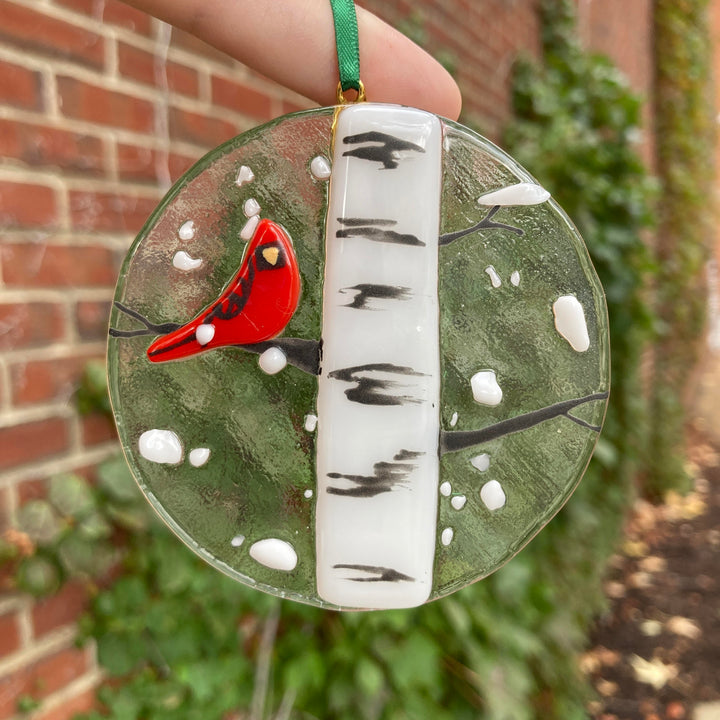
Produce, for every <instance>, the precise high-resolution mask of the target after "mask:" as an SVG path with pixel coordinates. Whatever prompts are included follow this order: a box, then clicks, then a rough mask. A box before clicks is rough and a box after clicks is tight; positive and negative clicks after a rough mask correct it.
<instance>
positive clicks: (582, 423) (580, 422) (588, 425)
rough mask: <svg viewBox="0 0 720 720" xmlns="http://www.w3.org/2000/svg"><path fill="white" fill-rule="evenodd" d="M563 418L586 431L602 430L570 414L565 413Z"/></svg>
mask: <svg viewBox="0 0 720 720" xmlns="http://www.w3.org/2000/svg"><path fill="white" fill-rule="evenodd" d="M565 417H566V418H567V419H568V420H572V421H573V422H574V423H576V424H577V425H579V426H580V427H584V428H587V429H588V430H594V431H595V432H600V430H602V428H601V427H600V426H599V425H591V424H590V423H589V422H585V421H584V420H581V419H580V418H577V417H575V416H574V415H571V414H570V413H565Z"/></svg>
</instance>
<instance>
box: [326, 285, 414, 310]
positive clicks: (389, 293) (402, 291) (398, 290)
mask: <svg viewBox="0 0 720 720" xmlns="http://www.w3.org/2000/svg"><path fill="white" fill-rule="evenodd" d="M353 290H354V291H355V292H356V293H357V294H356V295H355V297H354V298H353V299H352V301H351V302H349V303H347V304H346V305H343V307H349V308H354V309H355V310H373V309H374V308H372V307H369V306H368V300H369V299H371V298H373V299H376V300H407V299H408V298H410V297H411V295H412V293H411V291H410V288H407V287H401V286H398V285H374V284H372V283H361V284H360V285H353V286H352V287H345V288H341V289H340V292H341V293H348V292H352V291H353Z"/></svg>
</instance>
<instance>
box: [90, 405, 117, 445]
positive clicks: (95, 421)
mask: <svg viewBox="0 0 720 720" xmlns="http://www.w3.org/2000/svg"><path fill="white" fill-rule="evenodd" d="M111 440H117V431H116V430H115V424H114V423H113V421H112V420H110V418H108V417H105V415H101V414H99V413H98V414H94V415H88V416H86V417H84V418H83V419H82V443H83V445H85V446H86V447H92V446H93V445H100V444H102V443H106V442H110V441H111Z"/></svg>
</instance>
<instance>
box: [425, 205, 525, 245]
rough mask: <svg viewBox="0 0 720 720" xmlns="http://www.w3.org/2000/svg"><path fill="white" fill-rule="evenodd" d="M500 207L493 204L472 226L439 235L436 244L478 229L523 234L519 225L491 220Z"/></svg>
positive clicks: (446, 243)
mask: <svg viewBox="0 0 720 720" xmlns="http://www.w3.org/2000/svg"><path fill="white" fill-rule="evenodd" d="M500 208H501V206H500V205H495V206H494V207H492V208H491V209H490V210H489V211H488V214H487V215H486V216H485V217H484V218H483V219H482V220H481V221H480V222H479V223H476V224H475V225H473V226H472V227H469V228H466V229H465V230H458V231H457V232H451V233H446V234H445V235H441V236H440V238H439V239H438V245H439V246H441V247H442V246H443V245H449V244H450V243H451V242H453V241H454V240H459V239H460V238H461V237H465V236H466V235H470V234H472V233H474V232H477V231H478V230H492V229H496V230H509V231H510V232H512V233H515V234H516V235H524V234H525V232H524V231H523V230H521V229H520V228H519V227H515V226H514V225H506V224H505V223H498V222H495V221H494V220H493V217H494V216H495V214H496V213H497V212H498V210H500Z"/></svg>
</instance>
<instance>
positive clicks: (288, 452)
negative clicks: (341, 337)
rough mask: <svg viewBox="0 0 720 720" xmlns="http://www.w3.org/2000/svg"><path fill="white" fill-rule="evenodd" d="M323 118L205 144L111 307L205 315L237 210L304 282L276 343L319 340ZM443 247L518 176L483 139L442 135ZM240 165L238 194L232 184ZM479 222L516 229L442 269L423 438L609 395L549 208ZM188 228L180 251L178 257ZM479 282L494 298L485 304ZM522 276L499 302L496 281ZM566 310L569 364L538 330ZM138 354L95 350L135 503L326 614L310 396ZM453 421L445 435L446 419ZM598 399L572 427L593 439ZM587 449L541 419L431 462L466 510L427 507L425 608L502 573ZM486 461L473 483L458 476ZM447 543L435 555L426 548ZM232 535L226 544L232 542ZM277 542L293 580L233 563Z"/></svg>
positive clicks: (586, 287)
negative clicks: (433, 537) (165, 453)
mask: <svg viewBox="0 0 720 720" xmlns="http://www.w3.org/2000/svg"><path fill="white" fill-rule="evenodd" d="M332 120H333V109H332V108H325V109H321V110H313V111H308V112H304V113H298V114H295V115H290V116H286V117H283V118H280V119H278V120H276V121H274V122H272V123H269V124H268V125H264V126H262V127H260V128H257V129H255V130H252V131H250V132H248V133H245V134H243V135H241V136H238V137H237V138H235V139H233V140H231V141H230V142H228V143H226V144H224V145H222V146H220V147H219V148H217V149H215V150H214V151H213V152H211V153H209V154H208V155H207V156H205V157H204V158H203V159H202V160H201V161H200V162H199V163H197V165H195V166H194V167H193V168H192V169H191V170H190V171H189V172H188V173H187V174H186V175H185V176H184V177H183V178H182V179H181V180H180V181H179V182H178V183H177V184H176V185H175V186H174V187H173V188H172V189H171V190H170V192H169V193H168V195H167V196H166V197H165V198H164V199H163V201H162V203H161V204H160V206H159V207H158V209H157V210H156V211H155V213H154V214H153V215H152V217H151V218H150V219H149V220H148V222H147V223H146V225H145V227H144V228H143V230H142V231H141V232H140V234H139V235H138V238H137V240H136V241H135V243H134V244H133V246H132V248H131V250H130V252H129V254H128V257H127V259H126V261H125V263H124V265H123V268H122V271H121V275H120V279H119V282H118V287H117V291H116V300H118V301H120V302H122V303H123V304H124V305H126V306H128V307H130V308H132V309H133V310H136V311H138V312H140V313H141V314H142V315H144V316H145V317H147V318H149V319H150V320H151V321H152V322H154V323H163V322H179V323H183V322H186V321H187V320H189V319H190V318H192V317H193V316H194V315H195V314H196V313H197V312H198V311H199V310H200V309H201V308H202V307H204V306H205V305H207V304H208V303H209V302H211V301H213V300H214V299H215V298H216V297H217V296H218V295H219V294H220V292H221V291H222V289H223V287H224V286H225V285H226V284H227V282H228V281H229V280H230V279H231V278H232V277H233V276H234V275H235V273H236V272H237V269H238V267H239V265H240V263H241V259H242V256H243V251H244V249H245V246H246V243H244V242H243V241H241V240H240V239H239V232H240V230H241V228H242V227H243V225H244V224H245V221H246V218H245V216H244V215H243V211H242V209H243V204H244V202H245V200H246V199H248V198H251V197H253V198H255V199H256V200H257V201H258V202H259V204H260V206H261V208H262V210H261V215H262V217H267V218H269V219H271V220H274V221H275V222H278V223H280V224H281V225H283V226H284V227H285V228H286V229H287V230H288V232H289V234H290V236H291V237H292V239H293V243H294V247H295V251H296V254H297V257H298V263H299V266H300V272H301V277H302V294H301V298H300V304H299V307H298V310H297V312H296V313H295V315H294V316H293V318H292V320H291V321H290V323H289V325H288V326H287V328H286V329H285V331H284V333H283V335H284V336H286V337H300V338H307V339H316V340H317V339H319V336H320V328H321V317H320V313H321V307H322V279H323V271H324V260H323V258H324V249H323V248H324V221H325V208H326V204H327V187H328V185H327V182H326V181H321V180H317V179H315V178H314V177H313V176H312V175H311V173H310V162H311V160H312V159H313V158H314V157H316V156H317V155H324V156H326V157H328V158H330V157H331V148H330V142H331V138H330V135H331V127H332ZM444 122H445V123H446V127H445V143H444V166H443V167H444V169H443V197H442V208H441V233H447V232H452V231H456V230H461V229H463V228H466V227H469V226H471V225H473V224H474V223H476V222H477V221H478V220H480V219H481V218H482V217H483V216H484V214H485V212H486V211H487V209H488V208H483V207H480V206H478V204H477V198H478V197H479V196H480V195H482V194H484V193H486V192H488V191H491V190H496V189H499V188H501V187H503V186H505V185H510V184H513V183H516V182H520V181H532V178H531V177H530V176H529V175H528V174H527V173H526V172H525V171H524V170H523V169H522V168H520V167H519V166H517V164H516V163H514V161H513V160H512V159H511V158H509V157H508V156H507V155H505V154H504V153H503V152H502V151H500V150H499V149H497V148H496V147H495V146H493V145H492V144H491V143H489V142H488V141H486V140H484V139H482V138H480V137H479V136H477V135H475V134H474V133H472V132H471V131H469V130H467V129H465V128H462V127H461V126H459V125H456V124H454V123H451V122H448V121H444ZM241 165H247V166H248V167H250V168H251V169H252V171H253V172H254V174H255V179H254V181H253V182H251V183H247V184H244V185H242V187H238V186H237V185H236V184H235V178H236V176H237V172H238V169H239V168H240V166H241ZM495 219H496V220H497V221H499V222H504V223H509V224H511V225H515V226H518V227H521V228H522V229H523V230H524V235H523V236H522V237H517V236H516V235H514V234H512V233H510V232H507V231H504V230H485V231H482V232H480V233H474V234H472V235H468V236H466V237H464V238H462V239H460V240H457V241H455V242H453V243H452V244H451V245H449V246H446V247H441V248H440V250H439V253H440V265H439V267H440V277H439V295H440V323H441V327H440V336H441V347H440V354H441V367H442V393H441V408H440V413H441V426H442V427H443V428H444V429H445V430H451V429H452V430H471V429H476V428H480V427H485V426H487V425H491V424H492V423H494V422H497V421H499V420H504V419H506V418H509V417H514V416H516V415H520V414H523V413H526V412H530V411H533V410H537V409H540V408H542V407H546V406H548V405H552V404H554V403H557V402H560V401H562V400H568V399H571V398H576V397H583V396H586V395H589V394H591V393H595V392H601V391H605V390H607V389H608V388H609V348H608V345H607V316H606V310H605V303H604V298H603V295H602V289H601V287H600V285H599V282H598V280H597V278H596V276H595V273H594V271H593V269H592V265H591V263H590V260H589V257H588V255H587V251H586V250H585V247H584V245H583V243H582V241H581V240H580V238H579V236H578V234H577V232H576V231H575V229H574V227H573V226H572V224H571V223H570V221H569V220H568V219H567V217H566V216H565V215H564V213H563V212H562V210H560V208H559V207H558V206H557V205H556V204H555V203H554V202H552V201H550V202H546V203H543V204H541V205H537V206H530V207H507V208H502V209H501V210H500V212H499V213H498V215H497V216H496V217H495ZM188 220H192V221H193V222H194V224H195V229H196V230H195V236H194V237H193V239H192V240H189V241H183V240H181V239H180V238H179V237H178V229H179V228H180V227H181V226H182V225H183V224H184V223H185V222H186V221H188ZM179 250H185V251H186V252H188V253H189V254H190V255H191V256H192V257H194V258H202V260H203V264H202V265H201V267H200V268H199V269H197V270H193V271H190V272H183V271H179V270H177V269H175V268H174V267H173V264H172V260H173V256H174V255H175V253H176V252H178V251H179ZM489 265H493V266H494V268H495V269H496V271H497V272H498V274H499V275H500V277H501V278H502V285H501V287H499V288H493V287H492V285H491V283H490V279H489V277H488V275H487V274H486V273H485V268H487V267H488V266H489ZM513 271H517V272H519V274H520V283H519V285H518V286H517V287H515V286H513V285H512V284H511V283H510V275H511V273H512V272H513ZM566 294H572V295H575V296H576V297H577V298H578V300H579V301H580V302H581V304H582V305H583V307H584V309H585V314H586V318H587V322H588V331H589V335H590V340H591V344H590V349H589V350H588V351H587V352H585V353H577V352H575V351H574V350H573V349H572V348H571V347H570V345H569V344H568V343H567V341H566V340H564V339H563V338H562V337H561V336H560V335H559V334H558V333H557V332H556V330H555V327H554V324H553V314H552V304H553V302H554V301H555V300H556V299H557V298H558V297H559V296H561V295H566ZM111 325H112V327H115V328H118V329H122V330H132V329H136V328H138V327H139V325H138V323H137V321H135V320H133V319H132V318H130V317H128V316H127V315H125V314H123V313H120V312H119V311H118V310H117V309H115V310H113V314H112V318H111ZM151 340H152V337H147V336H146V337H137V338H111V339H110V341H109V350H108V355H109V362H108V367H109V376H110V391H111V398H112V402H113V408H114V410H115V415H116V420H117V425H118V430H119V433H120V438H121V442H122V445H123V449H124V451H125V455H126V457H127V460H128V462H129V464H130V467H131V468H132V470H133V473H134V475H135V477H136V478H137V480H138V482H139V484H140V486H141V488H142V489H143V491H144V492H145V494H146V495H147V496H148V498H149V500H150V502H151V503H152V504H153V505H154V507H155V508H156V510H157V511H158V512H159V513H160V515H161V516H162V517H163V518H164V519H165V520H166V522H167V523H168V524H169V525H170V527H171V528H172V529H173V530H174V531H175V532H176V533H177V534H178V535H179V536H180V537H181V538H182V539H183V540H184V541H185V542H186V543H187V544H188V545H190V547H192V548H193V549H194V550H195V551H196V552H198V553H199V554H201V555H202V556H203V557H204V558H205V559H206V560H208V561H209V562H210V563H212V564H213V565H215V566H216V567H218V568H219V569H220V570H222V571H224V572H226V573H228V574H230V575H232V576H233V577H235V578H236V579H238V580H240V581H242V582H245V583H247V584H251V585H256V586H257V587H259V588H261V589H263V590H266V591H268V592H272V593H274V594H277V595H281V596H283V597H292V598H295V599H298V600H302V601H304V602H309V603H312V604H316V605H321V606H327V604H326V603H324V602H323V601H322V600H321V599H320V598H318V597H317V594H316V590H315V564H314V548H315V540H314V502H315V498H314V495H313V497H311V498H307V497H305V491H307V490H312V491H313V492H314V490H315V475H314V467H315V456H314V454H315V450H314V435H313V434H312V433H309V432H308V431H306V430H305V429H304V417H305V415H307V414H308V413H313V412H314V410H315V396H316V392H317V379H316V378H315V377H313V376H310V375H308V374H305V373H302V372H301V371H300V370H298V369H297V368H294V367H292V366H287V367H286V368H285V369H284V370H283V371H282V372H280V373H279V374H278V375H274V376H268V375H266V374H265V373H263V372H262V371H261V370H260V369H259V368H258V364H257V355H254V354H250V353H247V352H244V351H242V350H240V349H236V348H223V349H219V350H214V351H210V352H206V353H202V354H200V355H198V356H195V357H193V358H190V359H187V360H181V361H175V362H168V363H161V364H154V363H150V362H149V361H148V360H147V358H146V355H145V351H146V349H147V346H148V345H149V343H150V342H151ZM483 369H493V370H495V371H496V373H497V377H498V381H499V383H500V385H501V387H502V389H503V394H504V397H503V401H502V403H501V404H500V405H498V406H497V407H487V406H482V405H479V404H478V403H476V402H475V401H474V400H473V397H472V393H471V390H470V377H471V376H472V375H473V374H474V373H475V372H477V371H478V370H483ZM455 412H457V413H458V422H457V424H456V425H455V427H453V428H451V426H450V422H451V418H452V416H453V413H455ZM604 412H605V403H604V402H602V401H599V402H593V403H588V404H587V405H584V406H582V407H579V408H577V409H576V410H575V411H574V414H575V415H577V416H578V417H581V418H582V419H584V420H586V421H587V422H589V423H591V424H596V425H599V424H601V422H602V418H603V415H604ZM153 428H157V429H167V430H172V431H174V432H175V433H176V434H177V435H178V437H179V438H180V439H181V441H182V443H183V446H184V451H185V459H184V461H183V462H182V463H181V464H179V465H175V466H171V465H160V464H156V463H152V462H149V461H147V460H145V459H144V458H143V457H142V456H141V455H140V453H139V452H138V438H139V436H140V435H141V434H142V433H143V432H144V431H146V430H149V429H153ZM596 439H597V433H595V432H593V431H592V430H588V429H586V428H582V427H580V426H578V425H577V424H575V423H572V422H571V421H569V420H568V419H566V418H556V419H553V420H550V421H547V422H545V423H543V424H541V425H539V426H536V427H534V428H531V429H529V430H526V431H524V432H522V433H518V434H515V435H511V436H507V437H504V438H501V439H498V440H496V441H493V442H490V443H486V444H484V445H482V446H478V447H476V448H471V449H469V450H465V451H461V452H457V453H452V454H448V455H445V456H444V457H443V458H442V459H441V460H440V471H441V478H440V480H441V482H443V481H449V482H450V483H451V484H452V489H453V493H461V494H464V495H465V496H466V497H467V503H466V505H465V507H464V508H463V509H462V510H455V509H453V508H452V507H451V505H450V498H447V497H443V496H442V495H440V496H439V497H438V503H439V516H438V527H437V535H438V541H437V552H436V560H435V582H434V589H433V594H432V598H437V597H440V596H442V595H445V594H447V593H449V592H452V591H453V590H456V589H458V588H460V587H463V586H465V585H467V584H468V583H470V582H472V581H474V580H476V579H479V578H481V577H484V576H485V575H488V574H489V573H491V572H493V571H494V570H495V569H497V568H498V567H499V566H500V565H501V564H502V563H503V562H505V561H506V560H507V559H509V558H510V557H512V555H514V554H515V553H516V552H517V551H518V550H519V549H520V548H522V547H523V545H525V544H526V543H527V542H528V541H529V540H530V538H531V537H532V536H533V535H534V534H535V533H536V532H537V531H538V530H539V529H540V528H541V527H542V526H543V525H544V524H545V523H547V522H548V520H549V519H550V518H551V517H552V516H553V515H554V514H555V513H556V512H557V510H558V509H559V508H560V507H561V506H562V504H563V503H564V502H565V501H566V500H567V498H568V497H569V495H570V493H571V492H572V490H573V489H574V487H575V485H576V484H577V482H578V481H579V479H580V477H581V475H582V472H583V471H584V469H585V467H586V465H587V462H588V461H589V459H590V455H591V454H592V450H593V447H594V444H595V442H596ZM196 447H207V448H210V450H211V456H210V459H209V461H208V462H207V464H205V465H204V466H202V467H199V468H195V467H193V466H192V465H190V463H189V462H188V461H187V454H188V453H189V451H190V450H191V449H193V448H196ZM481 452H485V453H488V454H489V455H490V460H491V464H490V468H489V469H488V470H487V471H486V472H484V473H481V472H480V471H478V470H476V469H475V468H474V467H472V466H471V464H470V459H471V458H472V457H473V456H475V455H477V454H479V453H481ZM489 480H498V481H499V482H500V483H501V485H502V487H503V489H504V491H505V493H506V496H507V504H506V506H505V507H504V508H502V509H501V510H499V511H495V512H490V511H488V510H487V509H486V508H485V506H484V504H483V503H482V501H481V500H480V494H479V491H480V488H481V486H482V485H483V484H484V483H485V482H487V481H489ZM446 527H452V528H453V529H454V539H453V541H452V543H451V544H450V545H449V546H448V547H445V546H443V545H442V544H441V543H440V533H441V532H442V530H443V529H444V528H446ZM238 534H242V535H244V536H245V538H246V539H245V542H244V543H243V544H242V545H241V546H240V547H233V546H232V545H231V542H230V541H231V539H232V538H233V537H235V536H236V535H238ZM270 537H273V538H278V539H281V540H285V541H287V542H289V543H290V544H291V545H292V546H293V547H294V549H295V551H296V552H297V555H298V564H297V566H296V568H295V569H294V570H293V571H291V572H283V571H279V570H272V569H270V568H267V567H264V566H263V565H260V564H259V563H257V562H256V561H255V560H253V559H252V558H251V557H250V556H249V554H248V549H249V547H250V546H251V545H252V543H254V542H256V541H258V540H261V539H265V538H270Z"/></svg>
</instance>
